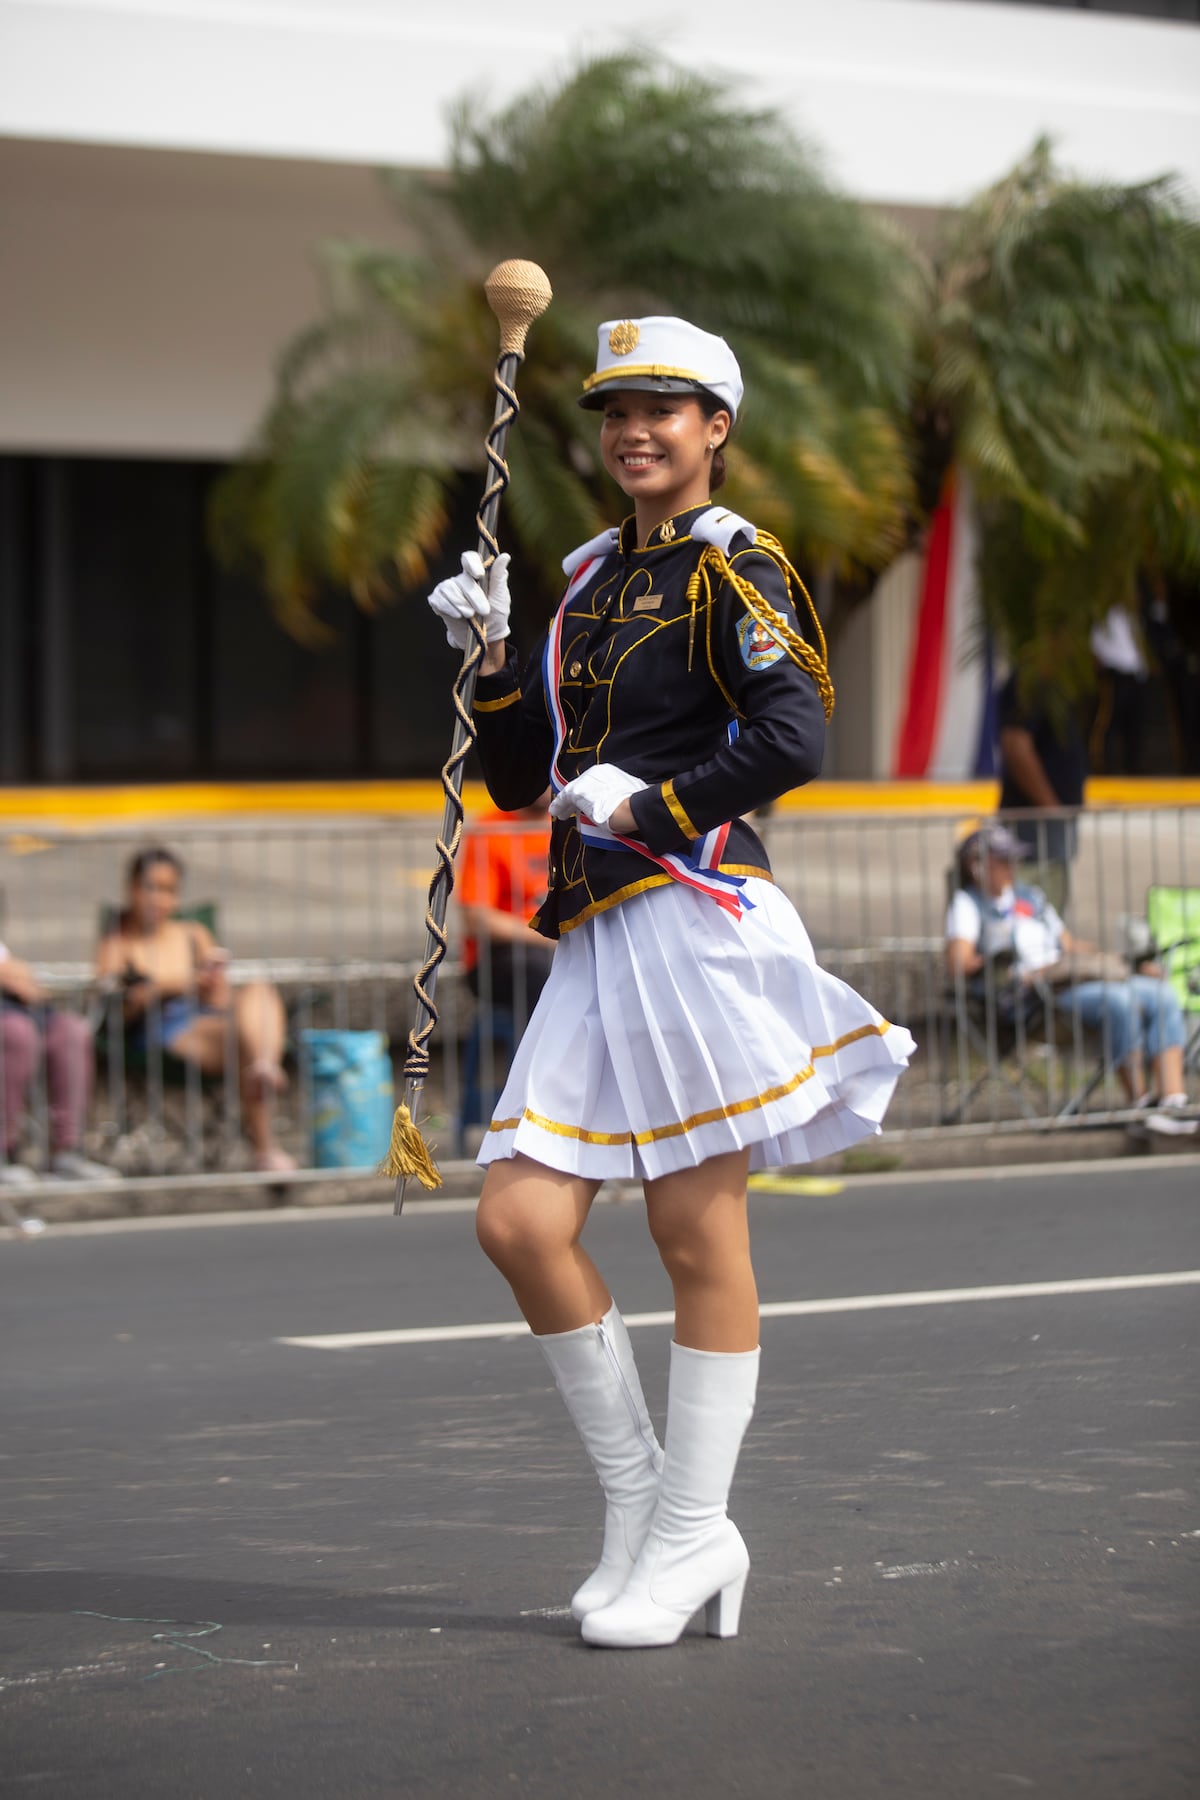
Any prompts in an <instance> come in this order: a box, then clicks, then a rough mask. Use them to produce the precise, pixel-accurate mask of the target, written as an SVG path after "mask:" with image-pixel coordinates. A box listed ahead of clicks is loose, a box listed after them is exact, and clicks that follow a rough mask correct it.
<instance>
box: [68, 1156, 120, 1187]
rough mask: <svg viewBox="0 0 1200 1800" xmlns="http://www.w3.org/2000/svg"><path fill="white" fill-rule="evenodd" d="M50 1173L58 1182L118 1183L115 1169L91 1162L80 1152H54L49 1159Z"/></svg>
mask: <svg viewBox="0 0 1200 1800" xmlns="http://www.w3.org/2000/svg"><path fill="white" fill-rule="evenodd" d="M50 1173H51V1175H56V1176H57V1177H58V1179H59V1180H60V1181H119V1180H120V1179H121V1178H120V1176H119V1175H118V1173H117V1171H116V1170H115V1169H110V1168H109V1166H108V1164H107V1163H100V1162H93V1161H92V1159H91V1157H90V1156H85V1155H84V1154H83V1151H82V1150H56V1151H55V1152H54V1155H53V1156H52V1157H51V1158H50Z"/></svg>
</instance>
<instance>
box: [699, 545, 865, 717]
mask: <svg viewBox="0 0 1200 1800" xmlns="http://www.w3.org/2000/svg"><path fill="white" fill-rule="evenodd" d="M754 548H755V549H756V550H761V551H763V552H764V554H765V555H767V556H769V557H770V558H771V561H772V562H773V563H776V564H777V565H778V567H779V570H780V572H781V574H782V575H783V578H784V580H785V581H786V583H787V590H788V598H789V599H790V600H791V601H792V604H793V606H795V599H794V597H793V583H794V584H795V587H798V588H799V589H800V592H801V593H802V594H803V595H804V599H805V603H806V605H807V606H808V613H809V617H810V618H811V620H812V622H813V629H814V630H815V632H816V634H817V642H818V643H819V645H820V650H819V652H818V651H817V650H814V649H813V647H812V645H811V644H808V643H806V642H805V640H804V639H803V638H802V637H801V636H800V633H799V632H798V631H796V630H794V629H793V627H792V626H791V625H790V624H789V623H788V621H787V619H786V618H785V617H784V615H783V614H782V613H779V612H776V611H775V608H774V607H773V606H772V605H771V603H770V601H769V600H765V599H764V598H763V596H762V595H761V594H760V593H759V591H758V589H757V588H756V587H755V585H754V583H753V582H752V581H747V580H746V577H745V576H744V575H739V574H738V572H737V570H736V569H735V568H734V567H733V565H732V563H731V562H730V561H729V558H728V557H727V556H726V555H725V552H724V551H723V550H722V549H720V547H719V546H718V545H716V544H708V545H706V547H705V548H704V550H703V551H702V552H701V555H700V561H699V562H698V563H697V564H696V567H695V569H694V570H693V572H692V576H691V579H690V580H689V582H688V588H687V594H688V599H689V600H690V601H691V605H692V617H693V619H694V618H695V614H696V603H697V601H698V600H699V598H700V590H701V587H703V589H704V592H705V595H706V597H707V598H708V600H709V601H710V602H711V600H712V591H713V590H712V583H711V581H710V579H709V570H710V569H712V571H713V572H714V574H715V575H716V577H717V581H718V585H719V584H720V582H722V581H727V582H728V583H729V585H730V587H731V588H733V590H734V592H735V593H736V594H737V596H738V598H739V599H740V600H741V601H742V603H743V604H744V606H745V607H746V610H747V612H750V613H753V615H754V617H755V618H756V619H758V620H759V622H760V623H761V624H762V625H764V626H765V627H766V628H767V630H768V631H769V632H770V633H771V636H772V637H773V638H775V639H776V641H777V642H778V643H779V644H781V645H782V646H783V649H784V650H785V651H786V652H787V654H788V656H790V657H791V659H792V661H793V662H794V663H795V664H796V665H797V667H798V668H801V669H804V670H805V671H806V673H808V674H809V675H811V676H812V678H813V680H814V681H815V682H816V684H817V692H818V693H819V694H820V696H821V705H822V706H823V707H824V709H825V717H826V718H827V719H830V718H832V717H833V706H834V693H833V683H832V681H831V680H830V679H829V652H828V650H827V648H826V645H825V633H824V632H823V631H822V630H821V621H820V619H819V618H818V617H817V609H816V607H815V606H814V605H813V603H812V596H811V595H810V594H809V591H808V589H807V588H806V587H805V585H804V583H803V582H802V581H801V579H800V577H799V575H797V573H796V571H795V569H793V567H792V565H791V563H790V562H789V561H788V559H787V556H786V554H785V552H784V548H783V545H782V544H781V543H780V542H779V539H778V538H775V537H772V536H771V534H770V533H769V532H767V531H760V532H759V533H758V536H757V540H756V542H755V545H754ZM799 610H800V609H799V607H796V611H797V613H799ZM693 629H694V628H693Z"/></svg>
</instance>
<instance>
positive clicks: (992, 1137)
mask: <svg viewBox="0 0 1200 1800" xmlns="http://www.w3.org/2000/svg"><path fill="white" fill-rule="evenodd" d="M1149 1156H1153V1157H1155V1158H1161V1157H1164V1156H1169V1157H1172V1158H1174V1159H1175V1160H1176V1161H1178V1160H1179V1159H1180V1158H1181V1157H1182V1158H1183V1159H1185V1161H1186V1163H1187V1166H1188V1167H1189V1168H1194V1169H1195V1170H1196V1171H1197V1182H1198V1185H1200V1151H1198V1150H1197V1149H1196V1140H1195V1139H1193V1138H1181V1139H1177V1140H1174V1141H1172V1140H1170V1139H1165V1138H1156V1139H1150V1138H1149V1137H1147V1136H1136V1135H1135V1134H1134V1133H1132V1132H1130V1131H1127V1130H1123V1129H1121V1128H1119V1127H1101V1128H1098V1129H1096V1130H1072V1131H1058V1132H1050V1131H1036V1132H1034V1131H1030V1132H1007V1133H994V1134H980V1135H978V1136H976V1135H955V1136H953V1137H949V1136H948V1137H942V1138H921V1139H915V1140H911V1141H908V1140H903V1139H897V1140H891V1139H888V1138H887V1137H883V1138H880V1139H877V1140H872V1141H869V1142H868V1143H867V1144H865V1145H861V1146H859V1147H857V1148H856V1149H855V1150H852V1151H849V1152H846V1153H845V1154H844V1155H842V1156H835V1157H827V1158H825V1159H824V1160H822V1161H819V1162H814V1163H809V1164H807V1165H806V1166H805V1167H804V1168H798V1169H793V1170H779V1171H771V1173H770V1174H769V1175H762V1176H754V1177H752V1182H753V1185H754V1189H755V1191H759V1192H762V1191H769V1188H770V1186H771V1184H772V1183H773V1182H775V1181H776V1180H777V1181H778V1191H779V1192H782V1193H794V1194H796V1195H797V1196H798V1197H803V1195H804V1193H805V1185H804V1184H805V1183H807V1182H809V1181H813V1182H820V1183H821V1189H822V1191H825V1192H829V1191H836V1189H833V1190H831V1189H830V1188H829V1187H828V1186H827V1185H826V1184H828V1183H833V1182H836V1183H838V1184H842V1183H844V1184H845V1186H846V1187H847V1188H848V1189H853V1188H855V1187H857V1186H860V1185H866V1184H868V1183H874V1182H877V1181H881V1180H882V1181H888V1180H895V1179H897V1178H900V1179H904V1180H912V1179H919V1177H920V1175H921V1174H922V1173H924V1172H929V1173H942V1172H949V1171H954V1170H979V1171H988V1172H989V1173H991V1172H994V1171H995V1170H996V1168H997V1167H1004V1168H1010V1169H1013V1170H1014V1171H1015V1170H1017V1169H1028V1168H1031V1167H1033V1168H1036V1167H1046V1166H1049V1165H1063V1164H1077V1163H1081V1162H1089V1163H1091V1162H1127V1163H1128V1164H1129V1172H1130V1176H1131V1179H1132V1178H1134V1177H1135V1176H1136V1170H1137V1165H1138V1163H1139V1162H1144V1160H1145V1159H1146V1158H1147V1157H1149ZM439 1168H440V1171H441V1175H442V1186H441V1187H440V1188H438V1189H436V1190H435V1191H434V1192H432V1193H427V1192H426V1191H425V1189H424V1188H422V1187H421V1186H420V1184H419V1183H418V1182H416V1181H413V1182H410V1184H409V1187H408V1191H407V1194H406V1196H405V1199H406V1204H408V1203H411V1202H421V1203H423V1204H437V1203H439V1202H442V1201H455V1202H461V1201H463V1200H473V1199H475V1198H477V1196H478V1194H479V1188H480V1183H481V1181H482V1179H483V1172H482V1170H481V1169H479V1168H478V1167H477V1165H476V1164H475V1163H473V1162H456V1161H452V1160H447V1161H445V1162H441V1163H439ZM606 1187H607V1189H608V1190H609V1191H610V1192H615V1194H616V1195H617V1196H618V1197H621V1198H629V1199H635V1198H640V1193H641V1190H640V1187H639V1186H638V1185H637V1184H636V1183H633V1182H628V1183H626V1182H614V1183H608V1184H606ZM7 1199H8V1201H9V1202H10V1203H11V1204H12V1206H13V1207H14V1208H15V1210H16V1212H17V1213H19V1214H20V1215H22V1216H25V1217H30V1216H32V1217H34V1218H37V1219H41V1220H43V1221H44V1222H45V1224H47V1225H49V1226H53V1225H61V1224H77V1223H86V1222H88V1221H90V1220H105V1219H138V1218H154V1217H166V1216H171V1215H188V1214H193V1215H195V1214H203V1213H227V1212H269V1211H273V1210H274V1211H279V1210H290V1211H308V1210H311V1209H314V1208H324V1207H339V1206H354V1207H361V1206H372V1207H374V1206H378V1208H379V1209H380V1210H381V1211H386V1210H389V1209H390V1208H391V1206H392V1204H393V1199H394V1187H393V1184H392V1182H391V1181H390V1180H387V1179H384V1178H381V1177H380V1176H377V1175H373V1174H364V1173H360V1172H357V1171H356V1172H348V1173H347V1174H345V1175H339V1174H338V1173H337V1172H336V1171H331V1170H328V1169H312V1170H304V1171H301V1172H299V1173H298V1174H297V1175H296V1176H294V1177H293V1178H292V1179H291V1180H290V1182H289V1185H288V1187H287V1188H286V1189H281V1188H280V1187H279V1185H278V1180H277V1178H276V1180H275V1181H274V1182H272V1179H271V1178H270V1177H269V1176H258V1175H245V1176H240V1177H238V1178H237V1180H236V1181H234V1180H230V1179H228V1178H225V1179H223V1178H222V1177H221V1176H219V1175H212V1176H205V1177H201V1178H200V1179H198V1180H197V1179H196V1178H195V1177H190V1176H186V1175H177V1176H167V1177H161V1178H155V1177H142V1178H139V1179H137V1180H133V1181H124V1182H113V1183H107V1184H105V1185H104V1186H96V1187H84V1186H82V1185H81V1184H79V1183H71V1182H62V1181H56V1182H50V1181H45V1182H39V1183H38V1184H37V1185H36V1186H31V1187H30V1188H28V1189H21V1190H16V1191H13V1192H11V1193H10V1194H9V1195H8V1196H7ZM2 1200H3V1196H0V1204H2ZM5 1210H7V1209H5ZM6 1223H7V1224H8V1225H9V1226H10V1228H11V1227H12V1220H11V1219H10V1220H7V1221H6V1220H4V1219H3V1218H0V1229H2V1228H3V1226H4V1225H5V1224H6Z"/></svg>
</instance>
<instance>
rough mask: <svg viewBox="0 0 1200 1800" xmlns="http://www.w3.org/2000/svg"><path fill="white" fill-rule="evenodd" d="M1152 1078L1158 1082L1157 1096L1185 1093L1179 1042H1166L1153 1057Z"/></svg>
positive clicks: (1185, 1087) (1181, 1053) (1181, 1052)
mask: <svg viewBox="0 0 1200 1800" xmlns="http://www.w3.org/2000/svg"><path fill="white" fill-rule="evenodd" d="M1154 1078H1155V1081H1156V1082H1157V1084H1158V1092H1159V1097H1160V1098H1161V1097H1162V1095H1163V1094H1186V1092H1187V1082H1186V1080H1185V1079H1184V1074H1183V1048H1182V1046H1181V1045H1179V1044H1168V1045H1167V1048H1166V1049H1165V1050H1163V1051H1161V1052H1160V1054H1159V1055H1158V1056H1156V1057H1155V1059H1154Z"/></svg>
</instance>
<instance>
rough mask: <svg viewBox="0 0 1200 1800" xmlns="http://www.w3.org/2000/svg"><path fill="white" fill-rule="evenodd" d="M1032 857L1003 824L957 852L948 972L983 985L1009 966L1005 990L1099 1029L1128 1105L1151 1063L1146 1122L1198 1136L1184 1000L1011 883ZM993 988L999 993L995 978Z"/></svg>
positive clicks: (1155, 975) (1142, 1090) (1152, 972)
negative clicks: (1045, 1002) (991, 973)
mask: <svg viewBox="0 0 1200 1800" xmlns="http://www.w3.org/2000/svg"><path fill="white" fill-rule="evenodd" d="M1027 854H1028V852H1027V850H1026V847H1025V845H1024V844H1022V843H1021V842H1020V840H1019V839H1018V838H1016V837H1014V836H1013V834H1012V833H1011V832H1010V831H1007V830H1005V828H1004V826H1003V825H986V826H984V827H983V829H982V830H980V831H975V832H972V834H971V836H970V837H969V838H967V839H966V841H965V842H964V844H963V845H962V848H961V850H960V851H959V869H958V872H959V884H960V885H959V888H958V891H957V892H956V893H955V895H954V897H953V899H952V900H951V902H950V907H949V910H948V912H947V914H946V964H947V967H948V969H949V971H950V974H951V975H952V976H955V977H965V978H966V979H967V981H968V983H969V984H972V983H978V984H979V987H980V989H982V977H983V973H984V971H985V969H986V967H987V964H988V963H989V962H991V961H992V960H993V959H999V960H1000V961H1003V962H1005V963H1008V964H1009V968H1008V971H1007V975H1006V977H1005V979H1006V981H1007V982H1009V983H1011V984H1012V986H1011V988H1010V989H1009V992H1010V993H1011V994H1012V995H1013V996H1014V998H1019V996H1020V995H1021V993H1022V992H1025V991H1027V990H1028V989H1029V988H1031V987H1035V986H1036V987H1037V988H1038V989H1039V991H1041V992H1042V993H1044V994H1045V995H1046V996H1047V997H1048V999H1049V1001H1050V1003H1051V1004H1052V1005H1053V1006H1054V1008H1055V1010H1056V1011H1058V1012H1064V1013H1073V1014H1075V1015H1076V1016H1077V1017H1078V1019H1079V1021H1080V1023H1081V1024H1083V1025H1085V1026H1088V1027H1090V1028H1094V1029H1097V1030H1102V1031H1103V1032H1104V1033H1105V1041H1106V1043H1107V1044H1108V1046H1109V1047H1110V1051H1111V1055H1112V1060H1113V1063H1114V1065H1115V1067H1116V1070H1117V1074H1118V1076H1119V1078H1120V1081H1121V1085H1122V1086H1123V1088H1124V1089H1125V1092H1126V1094H1127V1095H1128V1097H1129V1100H1130V1102H1131V1104H1133V1105H1134V1106H1138V1107H1148V1106H1150V1104H1151V1101H1150V1096H1149V1095H1148V1094H1147V1092H1146V1087H1145V1080H1146V1077H1145V1064H1146V1060H1147V1059H1149V1061H1150V1064H1151V1066H1152V1069H1153V1072H1154V1078H1155V1083H1156V1087H1157V1091H1158V1105H1157V1106H1156V1107H1155V1108H1154V1110H1153V1111H1152V1112H1151V1113H1150V1114H1149V1116H1148V1117H1147V1119H1146V1125H1147V1126H1148V1127H1149V1128H1150V1129H1151V1130H1154V1131H1159V1132H1163V1133H1165V1134H1171V1135H1174V1134H1183V1133H1192V1132H1194V1131H1196V1130H1197V1127H1198V1125H1200V1121H1197V1120H1196V1119H1195V1118H1189V1117H1188V1116H1186V1114H1185V1113H1184V1111H1183V1110H1182V1109H1184V1108H1186V1107H1187V1104H1188V1100H1187V1095H1186V1093H1185V1091H1184V1079H1183V1044H1184V1028H1183V1016H1182V1014H1181V1012H1180V1009H1179V1001H1178V1000H1177V999H1176V997H1175V995H1174V993H1173V992H1172V990H1171V988H1170V987H1169V986H1168V984H1167V983H1166V982H1165V981H1164V980H1163V979H1162V971H1161V970H1160V969H1158V968H1157V966H1156V965H1154V964H1146V965H1144V967H1143V969H1142V970H1141V971H1140V972H1139V973H1138V974H1131V973H1130V972H1129V970H1128V969H1127V967H1126V966H1125V964H1124V963H1123V962H1122V960H1121V958H1119V957H1116V956H1107V955H1105V953H1104V952H1101V951H1098V950H1097V949H1096V947H1095V946H1094V945H1091V944H1086V943H1084V942H1083V941H1082V940H1081V939H1079V938H1076V937H1073V936H1072V934H1071V933H1070V932H1069V931H1068V930H1067V928H1066V926H1065V925H1064V924H1063V922H1062V920H1061V919H1060V918H1059V916H1058V914H1057V912H1055V910H1054V908H1053V907H1052V906H1051V905H1050V902H1049V901H1048V900H1047V899H1046V896H1045V894H1044V893H1043V892H1042V890H1041V889H1040V888H1036V887H1026V886H1024V885H1023V884H1022V883H1020V882H1014V879H1013V872H1014V867H1015V865H1016V863H1017V862H1019V861H1021V860H1022V859H1023V858H1024V857H1025V856H1026V855H1027ZM996 990H997V992H998V993H999V994H1001V995H1003V991H1004V990H1003V987H1002V986H1001V984H1000V983H999V982H997V984H996Z"/></svg>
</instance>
